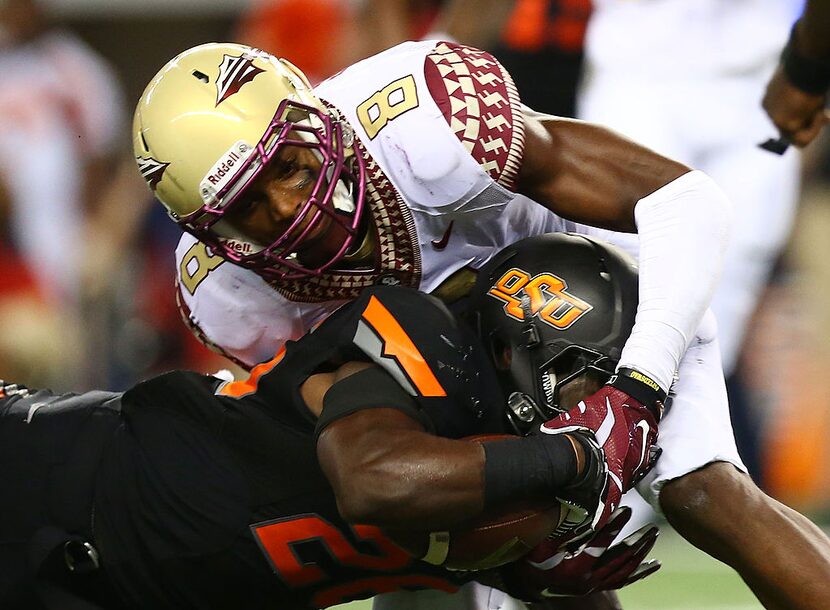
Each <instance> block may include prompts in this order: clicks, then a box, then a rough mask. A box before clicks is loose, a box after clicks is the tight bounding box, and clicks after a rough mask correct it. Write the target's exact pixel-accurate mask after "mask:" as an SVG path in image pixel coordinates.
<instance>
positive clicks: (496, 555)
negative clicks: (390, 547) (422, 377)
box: [390, 434, 566, 570]
mask: <svg viewBox="0 0 830 610" xmlns="http://www.w3.org/2000/svg"><path fill="white" fill-rule="evenodd" d="M502 438H515V437H511V436H510V435H507V434H498V435H496V434H493V435H478V436H472V437H467V438H466V439H464V440H469V441H471V442H483V441H493V440H498V439H502ZM565 514H566V510H565V509H564V507H562V506H561V503H560V502H559V501H558V500H556V499H555V498H551V500H550V501H548V502H538V503H531V502H517V503H515V504H514V505H511V506H506V507H502V508H501V509H500V510H498V512H496V511H490V512H487V513H485V514H483V515H481V516H479V517H477V518H476V519H474V520H472V521H469V522H467V523H464V524H462V525H459V526H457V527H455V528H453V529H452V530H451V531H449V532H448V533H445V532H439V533H434V534H432V535H430V534H428V533H423V532H422V533H417V534H416V533H415V532H402V531H397V532H394V533H391V532H390V535H391V537H392V539H393V540H395V542H397V543H398V544H399V545H400V546H402V547H403V548H405V549H407V550H409V551H410V552H412V553H413V554H415V555H417V556H418V557H423V556H424V555H428V554H429V553H430V551H428V550H427V549H428V548H429V546H430V544H432V545H437V546H439V547H440V546H444V547H445V549H446V550H445V551H441V550H439V551H438V552H437V554H438V556H441V555H443V552H446V559H445V560H444V561H443V562H442V563H441V565H442V566H444V567H446V568H449V569H453V570H486V569H489V568H495V567H498V566H501V565H504V564H506V563H510V562H511V561H515V560H516V559H518V558H520V557H521V556H523V555H524V554H526V553H527V552H528V551H530V549H532V548H533V547H535V546H536V545H537V544H538V543H540V542H541V541H542V540H544V539H545V538H546V537H547V536H549V535H551V534H552V533H553V532H554V531H555V530H556V528H557V526H558V525H559V524H560V521H561V520H562V518H564V516H565ZM447 544H448V545H449V546H448V548H446V545H447Z"/></svg>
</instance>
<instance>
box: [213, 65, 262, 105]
mask: <svg viewBox="0 0 830 610" xmlns="http://www.w3.org/2000/svg"><path fill="white" fill-rule="evenodd" d="M262 72H264V70H263V69H262V68H257V67H256V66H255V65H254V62H253V57H252V56H250V55H247V54H245V55H237V56H234V55H225V56H224V57H223V58H222V64H221V65H220V66H219V78H217V79H216V105H217V106H218V105H219V104H221V103H222V102H224V101H225V100H226V99H228V98H229V97H230V96H232V95H233V94H235V93H238V92H239V90H240V89H242V87H243V85H246V84H248V83H250V82H251V81H252V80H254V79H255V78H256V77H257V76H258V75H259V74H261V73H262Z"/></svg>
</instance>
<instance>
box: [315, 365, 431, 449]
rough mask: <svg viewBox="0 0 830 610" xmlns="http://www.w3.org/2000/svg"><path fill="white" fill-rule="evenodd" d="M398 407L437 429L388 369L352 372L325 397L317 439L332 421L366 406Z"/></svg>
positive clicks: (316, 430) (373, 407) (426, 426)
mask: <svg viewBox="0 0 830 610" xmlns="http://www.w3.org/2000/svg"><path fill="white" fill-rule="evenodd" d="M378 408H381V409H390V408H391V409H397V410H399V411H401V412H403V413H404V414H405V415H407V416H408V417H411V418H412V419H414V420H415V421H417V422H418V423H419V424H420V425H421V426H423V428H424V429H425V430H426V431H427V432H434V431H435V430H434V427H433V425H432V422H431V420H430V418H429V417H428V416H427V414H426V413H425V412H424V411H423V409H421V408H420V406H419V405H418V402H417V401H416V400H415V398H414V397H413V396H410V395H409V394H407V393H406V391H404V389H403V388H402V387H401V386H400V385H399V384H398V382H396V381H395V380H394V379H393V378H392V377H391V376H390V375H389V374H388V373H387V372H386V371H384V370H382V369H380V368H377V367H370V368H367V369H363V370H362V371H358V372H357V373H354V374H352V375H349V376H348V377H346V378H345V379H341V380H340V381H338V382H337V383H335V384H334V385H332V386H331V388H329V389H328V391H327V392H326V394H325V397H324V398H323V412H322V413H321V414H320V417H319V418H318V419H317V427H316V429H315V431H314V435H315V440H316V438H317V437H319V436H320V434H321V433H322V431H323V430H325V429H326V427H327V426H329V425H330V424H331V423H333V422H335V421H337V420H338V419H341V418H343V417H346V416H348V415H351V414H352V413H356V412H357V411H362V410H364V409H378Z"/></svg>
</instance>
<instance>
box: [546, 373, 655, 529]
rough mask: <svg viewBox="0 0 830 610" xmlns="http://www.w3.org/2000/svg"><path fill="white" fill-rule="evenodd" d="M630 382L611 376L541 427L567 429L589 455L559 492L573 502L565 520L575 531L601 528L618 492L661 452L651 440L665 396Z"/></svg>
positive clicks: (548, 431)
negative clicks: (595, 463) (597, 465)
mask: <svg viewBox="0 0 830 610" xmlns="http://www.w3.org/2000/svg"><path fill="white" fill-rule="evenodd" d="M649 381H650V380H649ZM632 384H640V382H639V381H636V380H635V379H633V378H632V377H625V379H622V378H621V376H620V375H615V376H614V377H612V378H611V380H610V381H609V383H608V384H606V385H605V386H603V387H602V388H600V389H599V391H597V392H596V393H594V394H593V395H591V396H589V397H588V398H586V399H584V400H583V401H581V402H580V403H579V404H578V405H577V406H576V407H574V408H573V409H571V410H570V411H567V412H566V413H563V414H561V415H559V416H558V417H555V418H554V419H551V420H549V421H547V422H545V423H544V424H542V426H541V428H540V432H542V433H545V434H563V433H569V434H571V435H572V437H574V438H577V439H579V440H580V441H582V445H583V449H584V450H585V453H586V455H587V456H588V458H589V459H588V462H587V465H588V467H589V468H586V473H585V474H586V476H583V477H582V478H581V479H580V481H579V482H577V483H576V484H573V485H571V486H569V487H568V488H567V489H565V490H563V492H562V493H561V494H560V495H559V499H560V500H562V501H563V502H565V503H566V504H568V505H569V506H571V507H573V510H572V511H571V514H569V515H568V517H567V520H568V521H570V522H571V523H572V527H573V528H574V531H575V535H576V536H580V535H585V534H587V530H593V531H596V530H599V529H601V528H602V527H603V526H604V525H605V524H606V523H607V522H608V519H609V518H610V516H611V513H612V512H614V510H616V508H617V507H618V506H619V503H620V498H621V497H622V494H623V493H625V492H626V491H628V490H629V489H631V488H632V487H633V486H634V484H635V483H636V482H637V481H639V480H640V479H641V478H642V477H643V476H644V475H645V474H646V473H647V472H648V471H649V470H650V469H651V467H652V466H653V465H654V462H655V461H656V460H657V457H658V455H659V449H658V448H657V447H656V446H655V442H656V441H657V420H658V417H659V416H660V414H661V412H662V400H664V396H663V395H662V394H661V393H659V391H654V390H652V389H651V388H646V387H645V384H644V383H643V384H640V385H642V386H643V387H642V388H641V387H638V386H636V385H632ZM620 386H622V388H624V389H625V391H624V390H623V389H621V387H620ZM655 387H656V385H655ZM632 393H635V394H637V395H638V398H634V397H633V396H632V395H631V394H632ZM646 404H649V405H651V409H650V408H647V407H646V406H645V405H646ZM597 448H598V449H599V450H601V451H599V452H597ZM592 457H593V459H594V460H596V459H599V460H602V466H603V467H602V468H599V469H593V471H591V469H590V466H591V464H592V459H591V458H592ZM580 511H581V513H580Z"/></svg>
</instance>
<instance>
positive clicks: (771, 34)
mask: <svg viewBox="0 0 830 610" xmlns="http://www.w3.org/2000/svg"><path fill="white" fill-rule="evenodd" d="M799 5H800V1H799V0H787V1H784V0H749V1H745V2H731V1H729V0H696V1H695V2H687V1H685V0H659V1H643V0H631V1H623V0H595V2H594V12H593V15H592V17H591V20H590V22H589V27H588V32H587V39H586V46H585V73H584V78H583V82H582V86H581V91H580V94H579V97H578V115H579V117H580V118H582V119H586V120H590V121H595V122H598V123H602V124H605V125H608V126H609V127H611V128H613V129H616V130H618V131H620V132H622V133H623V134H624V135H626V136H629V137H631V138H634V139H636V140H637V141H640V142H642V143H643V144H645V145H647V146H649V147H651V148H653V149H654V150H656V151H657V152H660V153H662V154H665V155H667V156H670V157H673V158H676V159H678V160H680V161H682V162H684V163H688V164H691V165H693V166H695V167H699V168H701V169H702V170H703V171H705V172H706V173H707V174H708V175H710V176H712V177H713V178H714V180H715V181H716V182H717V183H718V184H719V185H720V186H722V187H723V189H724V191H725V192H726V194H727V195H728V196H729V199H730V200H731V201H732V202H733V204H734V206H735V217H736V218H737V219H740V220H739V221H738V222H736V223H735V228H734V232H733V236H732V241H731V243H730V245H729V248H728V250H727V256H726V266H725V269H724V274H723V278H722V279H721V283H720V288H719V289H718V291H717V292H716V294H715V298H714V300H713V302H712V309H713V310H714V312H715V315H716V317H717V320H718V328H719V331H720V342H721V353H722V357H723V368H724V373H725V374H726V376H727V382H728V388H729V398H730V405H731V410H732V418H733V423H734V426H735V433H736V438H737V441H738V448H739V450H740V452H741V455H742V457H743V458H744V460H745V462H746V464H747V466H748V467H749V469H750V472H751V473H752V475H753V477H755V479H756V480H758V481H759V482H763V472H762V467H761V457H760V447H759V433H760V425H761V422H760V413H759V412H756V410H752V409H751V407H750V405H749V399H748V397H747V392H748V391H749V390H750V389H749V388H744V387H743V384H742V383H741V379H740V375H739V372H738V371H737V365H738V362H739V357H740V354H741V346H742V344H743V342H744V337H745V335H746V333H747V327H748V323H749V320H750V318H751V316H752V314H753V312H754V311H755V308H756V306H757V304H758V299H759V298H760V296H761V294H762V291H763V289H764V287H765V285H766V283H767V279H768V277H769V275H770V273H771V271H772V269H773V266H774V264H775V262H776V260H777V259H778V257H779V254H780V252H781V250H782V248H783V247H784V245H785V244H786V243H787V240H788V238H789V235H790V231H791V227H792V223H793V219H794V215H795V210H796V204H797V200H798V193H799V190H798V189H799V156H798V154H797V153H796V152H794V151H790V152H788V153H787V154H785V155H784V156H783V157H779V156H778V155H776V154H773V153H771V152H768V151H766V150H762V149H760V148H759V147H758V143H759V142H762V141H764V140H766V139H767V138H769V136H770V135H771V134H772V133H774V127H773V125H772V124H771V122H770V121H769V119H768V118H767V116H766V115H765V114H764V111H763V110H762V109H761V107H760V104H759V100H760V98H761V95H762V93H763V90H764V85H765V84H766V82H767V80H768V79H769V77H770V75H771V74H772V71H773V70H774V68H775V65H776V63H777V61H778V54H779V52H780V49H781V47H782V46H783V44H784V42H785V41H786V39H787V33H788V31H789V28H790V26H791V24H792V23H793V21H794V20H795V18H796V16H797V15H798V11H799ZM656 23H659V24H660V26H659V27H655V25H654V24H656Z"/></svg>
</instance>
